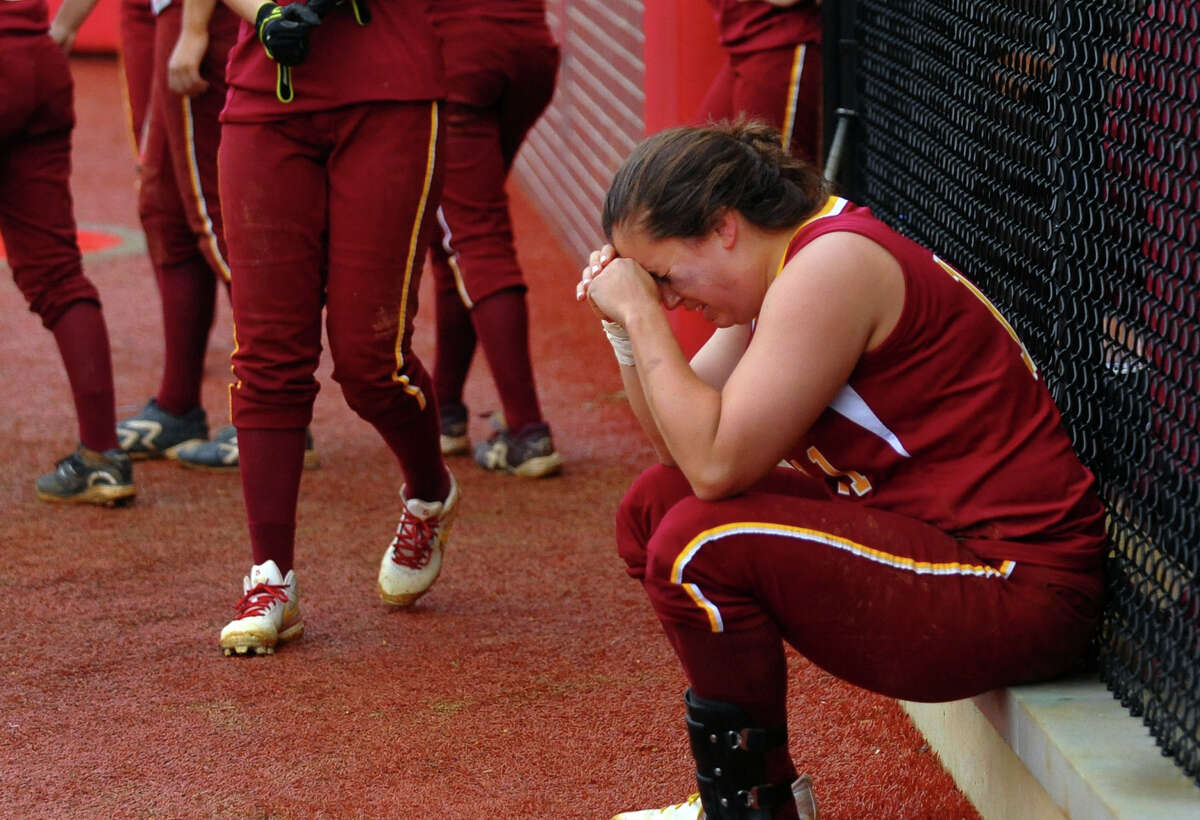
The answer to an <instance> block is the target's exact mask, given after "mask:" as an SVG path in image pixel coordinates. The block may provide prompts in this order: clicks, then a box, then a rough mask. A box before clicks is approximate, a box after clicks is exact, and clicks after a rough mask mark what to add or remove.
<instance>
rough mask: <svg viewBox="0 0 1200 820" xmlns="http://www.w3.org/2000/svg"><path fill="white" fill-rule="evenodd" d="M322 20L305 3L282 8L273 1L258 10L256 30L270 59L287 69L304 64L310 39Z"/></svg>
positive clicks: (255, 21)
mask: <svg viewBox="0 0 1200 820" xmlns="http://www.w3.org/2000/svg"><path fill="white" fill-rule="evenodd" d="M319 25H321V18H320V17H319V16H318V15H317V13H316V12H314V11H313V10H312V9H310V8H309V7H308V6H306V5H304V4H303V3H289V4H288V5H286V6H279V5H277V4H275V3H272V2H269V1H268V2H266V3H263V4H262V5H261V6H259V8H258V16H257V17H256V18H255V20H254V29H255V31H257V32H258V39H259V42H261V43H262V44H263V48H265V49H266V50H267V56H268V57H270V58H271V59H272V60H274V61H275V62H277V63H279V64H280V65H284V66H295V65H300V63H302V62H304V58H305V57H307V56H308V37H309V33H310V32H311V31H312V29H313V27H314V26H319Z"/></svg>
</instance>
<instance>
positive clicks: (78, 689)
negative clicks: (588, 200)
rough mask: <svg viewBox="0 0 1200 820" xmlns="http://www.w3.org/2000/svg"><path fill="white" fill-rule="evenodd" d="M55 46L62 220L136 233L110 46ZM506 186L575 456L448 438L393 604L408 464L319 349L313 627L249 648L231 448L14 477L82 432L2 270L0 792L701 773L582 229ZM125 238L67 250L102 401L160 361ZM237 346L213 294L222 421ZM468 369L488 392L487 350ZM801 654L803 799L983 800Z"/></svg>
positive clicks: (602, 788) (555, 402) (270, 792)
mask: <svg viewBox="0 0 1200 820" xmlns="http://www.w3.org/2000/svg"><path fill="white" fill-rule="evenodd" d="M74 68H75V73H76V78H77V82H78V87H77V95H78V101H77V108H78V114H79V127H78V129H77V131H76V138H75V146H76V148H75V162H76V173H75V179H74V184H75V196H76V209H77V215H78V218H79V221H80V223H81V226H83V227H85V228H87V229H89V230H93V231H97V232H100V233H105V232H111V233H115V234H116V235H119V236H126V237H127V236H131V235H134V236H136V233H135V231H136V227H137V218H136V213H135V207H134V203H135V198H134V185H133V163H132V158H131V156H130V151H129V140H128V139H127V137H126V136H125V134H124V132H123V130H122V125H121V124H122V122H123V118H122V115H121V102H120V95H119V90H118V85H117V73H116V67H115V63H114V62H112V61H110V60H105V59H87V60H77V61H76V62H75V63H74ZM516 193H517V194H518V195H517V197H516V203H515V207H516V219H517V235H518V245H519V253H520V256H521V259H522V262H523V264H524V266H525V269H526V270H527V272H528V274H529V279H530V281H531V285H532V292H531V305H532V326H533V347H534V355H535V361H536V364H537V375H538V379H539V383H540V386H541V390H542V395H543V401H544V405H545V412H546V416H547V418H548V419H549V421H550V422H551V424H552V426H553V429H554V432H555V438H556V441H557V444H558V447H559V449H560V451H561V452H562V453H563V455H564V457H565V458H566V461H567V466H566V470H565V474H564V475H563V476H562V477H561V478H556V479H551V480H546V481H541V482H527V481H524V480H520V479H513V478H507V477H498V476H492V475H485V474H483V473H482V472H481V471H480V470H479V469H477V468H476V467H475V466H474V465H473V464H471V463H470V461H469V460H456V461H455V462H454V469H455V471H456V475H457V476H458V479H459V481H460V483H461V485H462V488H463V504H462V508H461V509H462V511H461V513H460V517H459V519H458V523H457V524H456V527H455V532H454V537H453V540H452V542H451V544H450V548H449V551H448V553H447V558H446V565H445V570H444V572H443V575H442V578H441V580H440V581H439V582H438V583H437V585H436V586H435V587H434V588H433V589H432V591H431V592H430V593H429V595H428V596H427V597H426V598H424V599H423V600H422V601H421V602H420V604H419V605H418V606H417V607H416V608H415V609H413V610H412V611H409V612H399V613H397V612H390V611H389V610H388V609H387V608H385V607H384V606H383V605H381V604H380V602H379V600H378V598H377V596H376V593H375V581H374V579H375V572H376V568H377V566H378V561H379V557H380V555H381V554H382V553H383V550H384V548H385V547H386V546H387V543H388V540H389V538H390V536H391V534H392V528H393V527H394V525H395V521H396V516H397V510H398V503H399V502H398V498H397V495H396V492H397V488H398V486H399V481H400V480H399V473H398V470H397V469H396V467H395V464H394V463H393V462H392V460H391V456H390V455H389V454H388V453H387V452H386V451H385V450H384V447H383V446H382V444H381V442H380V441H379V439H378V437H377V436H376V434H375V433H374V431H372V430H371V429H370V428H368V427H367V425H366V424H364V423H362V422H361V421H359V420H358V419H357V418H356V417H354V416H353V414H352V413H351V412H350V411H349V410H348V409H347V408H346V407H345V405H344V404H343V402H342V400H341V397H340V394H339V391H338V389H337V387H336V385H335V384H333V383H332V381H331V380H330V379H329V367H328V362H326V363H325V365H324V366H323V367H322V369H321V372H320V377H321V380H322V384H323V385H324V386H325V387H326V390H325V391H324V392H323V393H322V394H321V396H320V397H319V398H318V400H317V406H316V418H315V421H314V424H313V429H314V432H315V435H316V440H317V447H318V449H319V451H320V455H321V457H322V459H323V462H324V466H323V467H322V468H321V469H320V470H316V471H311V472H308V473H306V474H305V476H304V481H303V485H302V490H301V493H302V497H301V503H300V513H299V533H298V547H297V559H298V560H297V574H298V576H299V578H300V579H301V584H302V600H303V604H304V609H305V613H306V620H307V632H306V633H305V636H304V638H303V639H302V640H301V641H299V642H298V643H296V644H294V645H292V646H289V647H287V648H285V649H284V650H283V651H281V652H280V653H279V654H278V655H275V656H273V657H269V658H252V659H247V658H225V657H223V656H222V655H221V653H220V651H219V650H218V648H217V633H218V631H219V630H220V627H221V626H222V625H223V624H224V623H225V621H226V620H227V619H228V618H229V617H230V616H231V614H232V605H233V603H234V601H235V600H236V598H237V596H238V594H239V592H240V589H241V587H240V583H241V577H242V575H243V574H244V573H245V571H246V570H247V569H248V566H249V550H248V547H247V542H246V535H245V524H244V519H243V513H242V509H241V494H240V485H239V483H238V479H237V477H236V476H221V475H208V474H198V473H195V472H192V471H187V470H183V469H181V468H179V467H178V466H176V465H174V464H170V463H152V464H144V465H138V467H137V470H136V479H137V482H138V487H139V495H138V499H137V502H136V503H135V504H134V505H133V506H132V507H130V508H127V509H120V510H98V509H92V508H79V509H74V508H69V507H57V506H51V505H48V504H45V503H42V502H39V501H37V500H35V498H34V495H33V480H34V478H35V477H36V476H37V475H38V474H39V473H42V472H45V471H47V470H49V469H50V468H51V467H53V464H54V461H55V459H56V458H58V457H60V456H62V455H65V454H66V453H67V452H69V451H70V450H71V449H72V448H73V447H74V436H75V427H74V418H73V413H72V410H71V406H70V402H69V395H70V394H69V392H68V389H67V385H66V379H65V376H64V374H63V372H62V367H61V364H60V362H59V360H58V358H57V355H56V352H55V348H54V343H53V340H52V338H51V336H50V335H49V334H48V333H46V332H45V331H44V330H43V329H42V328H41V326H40V324H39V323H38V321H37V319H36V318H35V317H34V316H33V315H32V314H30V313H28V312H27V311H26V309H25V306H24V302H23V301H22V299H21V297H20V295H19V294H18V292H17V290H16V288H15V287H12V286H11V285H10V286H8V287H5V288H0V317H3V319H2V321H3V327H4V329H5V332H4V333H3V334H0V360H2V361H3V362H4V363H5V364H4V389H3V390H2V391H0V418H3V419H4V421H5V424H4V426H3V429H2V430H0V444H2V445H3V452H4V461H5V463H6V464H7V467H6V469H5V470H4V471H3V472H2V473H0V500H2V502H3V510H4V513H3V523H2V524H0V556H2V557H3V564H2V565H0V624H3V636H4V640H3V641H0V670H2V674H3V677H4V683H3V690H2V691H3V712H2V720H0V813H2V814H4V815H6V816H13V817H16V816H72V817H80V816H81V817H111V816H119V817H247V816H257V817H311V816H323V817H343V816H355V817H390V818H401V819H402V820H403V819H404V818H439V820H441V819H443V818H444V819H446V820H454V819H455V818H464V819H466V820H475V818H517V819H525V818H530V819H532V818H537V819H538V820H541V819H543V818H555V819H557V818H589V819H591V818H600V819H601V820H606V818H608V817H610V816H611V815H612V814H613V813H614V812H615V811H618V810H623V809H630V808H644V807H650V806H654V805H660V804H664V803H670V802H675V801H677V800H680V799H682V798H683V797H684V796H686V795H687V794H688V793H689V792H690V791H692V790H693V788H694V787H693V782H692V779H691V774H690V765H691V764H690V759H689V755H688V753H687V748H686V740H685V737H684V734H683V732H682V704H681V696H682V693H683V689H684V686H685V684H684V680H683V678H682V675H681V673H680V671H679V669H678V667H677V664H676V663H675V661H674V659H673V656H672V654H671V652H670V650H669V648H668V647H667V644H666V642H665V640H664V639H663V637H662V635H661V633H660V631H659V628H658V625H657V622H656V621H655V620H654V618H653V616H652V614H651V612H650V610H649V607H648V605H647V604H646V602H645V601H644V600H643V597H642V594H641V592H640V588H639V587H638V586H637V585H636V584H635V583H634V582H632V581H630V580H629V579H628V578H627V577H626V576H625V575H624V573H623V572H622V565H621V563H620V561H619V559H618V558H617V557H616V555H615V552H614V548H613V544H612V516H613V512H614V510H615V507H616V504H617V501H618V500H619V498H620V496H621V494H622V492H623V489H624V487H625V486H626V485H627V484H628V482H629V481H630V480H631V479H632V478H633V477H634V476H635V475H636V473H637V471H638V470H639V469H640V467H641V466H642V465H645V464H646V463H648V459H649V457H650V451H649V449H648V447H646V445H645V444H644V443H643V441H642V439H641V437H640V435H639V434H638V433H637V431H636V430H635V428H634V424H633V421H632V418H631V416H630V414H629V412H628V409H627V408H626V406H625V405H624V403H623V400H622V399H621V397H620V394H619V392H618V391H619V379H618V377H617V374H616V368H615V365H614V364H613V362H612V354H611V351H610V350H609V348H608V344H607V342H606V341H605V340H604V338H603V335H602V334H601V333H600V332H599V329H598V328H597V327H595V326H594V323H593V321H592V320H591V318H590V315H589V314H588V313H587V312H586V311H585V309H584V308H581V307H579V306H578V305H576V304H575V302H574V298H573V293H574V285H575V281H576V273H577V269H578V268H579V267H580V260H576V259H571V258H568V257H566V255H565V254H564V253H563V252H562V250H561V248H560V247H559V246H558V244H557V243H556V241H555V239H554V237H553V235H552V234H551V233H550V232H549V230H548V229H547V228H546V226H545V224H544V223H543V222H542V221H541V220H540V218H539V216H538V215H537V214H536V212H535V211H533V210H532V208H531V207H530V206H529V204H528V202H527V201H526V200H525V199H524V198H523V197H521V196H520V195H519V192H516ZM124 248H125V252H121V251H120V250H117V251H114V250H113V249H112V248H109V249H108V250H105V251H103V252H100V253H92V254H89V255H88V257H87V258H86V259H85V263H86V265H87V270H88V273H89V274H90V275H91V276H92V277H93V279H94V280H95V281H96V283H97V285H98V287H99V288H100V291H101V293H102V295H103V297H104V307H105V312H106V316H107V319H108V323H109V329H110V334H111V336H112V344H113V358H114V366H115V368H116V374H117V399H118V404H119V405H120V408H119V413H120V414H126V413H128V412H130V411H133V410H135V409H136V408H137V407H138V406H139V405H140V404H141V403H143V402H144V401H145V400H146V397H147V396H150V395H151V394H152V393H153V392H154V390H155V388H156V386H157V379H158V375H159V371H160V368H161V342H160V339H161V331H160V328H159V322H160V313H159V307H158V302H157V295H156V291H155V287H154V284H153V278H152V276H151V273H150V270H149V266H148V263H147V261H146V259H145V258H144V255H143V254H142V253H141V252H140V250H139V249H138V247H137V245H136V242H133V243H128V244H126V245H125V246H124ZM425 298H426V301H427V300H428V291H426V292H425ZM422 318H423V321H422V322H421V323H420V327H419V333H418V344H419V347H418V349H419V350H420V351H421V352H422V353H423V354H424V355H427V354H428V352H429V348H430V324H429V319H428V315H427V314H426V315H424V316H423V317H422ZM230 348H231V324H230V319H229V311H228V309H227V302H225V301H224V300H222V302H221V309H220V315H219V318H218V321H217V326H216V328H215V330H214V333H213V337H212V343H211V345H210V355H209V367H208V373H207V378H206V383H205V402H206V404H207V407H208V411H209V414H210V420H211V422H212V423H213V424H216V425H219V424H223V423H225V421H226V418H225V410H224V385H225V383H226V380H227V376H228V355H229V352H230ZM468 400H469V403H470V405H471V409H472V411H473V412H476V413H482V412H486V411H488V410H491V409H495V408H497V407H498V403H497V402H496V400H495V395H494V392H493V390H492V388H491V386H490V380H489V379H488V378H487V373H486V370H485V367H484V365H483V364H482V363H481V364H479V365H478V369H477V371H476V372H475V373H474V374H473V376H472V380H471V383H470V385H469V390H468ZM472 425H473V431H472V432H473V433H474V434H475V435H476V436H482V435H485V434H486V425H485V423H484V421H483V420H481V419H479V418H475V419H473V421H472ZM792 663H793V679H792V680H793V686H792V694H791V707H792V716H791V725H790V730H791V733H792V737H793V740H792V748H793V751H794V754H795V755H796V758H797V762H798V765H799V766H800V767H801V768H802V770H805V771H808V772H811V773H812V775H813V777H814V780H815V782H816V788H817V791H818V796H819V798H820V800H821V803H822V817H823V818H826V820H849V819H858V818H897V819H899V820H911V819H912V818H938V819H939V820H941V819H942V818H945V819H946V820H949V818H968V819H970V820H973V818H976V817H978V815H977V814H976V813H975V811H974V810H973V809H972V808H971V806H970V805H969V804H968V803H967V801H966V800H965V799H964V798H963V796H962V795H961V794H960V793H959V792H958V791H957V790H956V789H955V788H954V785H953V783H952V781H951V780H950V778H949V777H948V776H947V775H946V773H945V772H944V771H943V770H942V769H941V767H940V766H939V764H938V761H937V760H936V759H935V758H934V757H933V755H932V754H931V753H930V752H929V751H928V749H927V747H926V746H925V744H924V741H923V739H922V738H921V736H920V735H919V734H918V733H917V732H916V731H915V730H914V729H913V727H912V725H911V724H910V723H909V721H908V720H907V718H906V717H905V716H904V714H903V713H902V712H901V711H900V709H899V708H898V707H897V705H896V704H895V703H894V702H892V701H890V700H888V699H886V698H882V697H877V696H874V695H870V694H866V693H863V692H861V691H859V690H856V689H854V688H852V687H849V686H846V685H844V684H842V683H839V682H838V681H836V680H834V679H833V678H831V677H830V676H828V675H826V674H825V673H823V672H821V671H820V670H818V669H816V668H814V667H812V666H811V665H810V664H808V663H807V662H806V661H804V660H803V659H801V658H799V657H798V656H795V655H794V654H793V655H792Z"/></svg>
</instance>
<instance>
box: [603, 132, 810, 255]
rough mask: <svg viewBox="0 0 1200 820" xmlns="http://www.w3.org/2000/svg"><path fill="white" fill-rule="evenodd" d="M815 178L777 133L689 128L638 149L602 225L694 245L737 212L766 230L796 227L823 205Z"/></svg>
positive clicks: (616, 184)
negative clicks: (724, 217)
mask: <svg viewBox="0 0 1200 820" xmlns="http://www.w3.org/2000/svg"><path fill="white" fill-rule="evenodd" d="M827 196H828V190H827V187H826V185H825V182H824V180H822V178H821V176H820V175H819V174H818V173H817V172H816V170H815V169H814V168H813V167H812V166H811V165H809V164H808V163H806V162H804V161H803V160H801V159H798V158H797V157H794V156H792V155H791V154H789V153H788V152H787V151H785V150H784V149H783V146H782V142H781V140H780V136H779V132H778V131H776V130H775V129H773V128H771V127H770V126H768V125H765V124H763V123H760V122H754V121H748V120H737V121H733V122H728V121H726V122H720V123H716V124H714V125H710V126H706V127H692V126H686V127H681V128H672V129H669V130H666V131H663V132H661V133H659V134H656V135H654V136H652V137H649V138H648V139H646V140H644V141H643V142H642V143H641V144H639V145H638V146H637V147H636V148H635V149H634V150H633V153H632V154H630V156H629V158H628V159H627V160H626V161H625V164H624V165H622V166H621V168H620V170H618V171H617V173H616V175H615V176H614V177H613V181H612V185H611V186H609V189H608V195H607V196H606V197H605V200H604V211H603V214H602V216H601V223H602V226H603V228H604V234H605V236H607V237H608V238H609V239H610V240H611V239H612V232H613V228H614V227H617V226H622V227H624V228H629V229H636V230H642V231H645V232H646V233H647V234H648V235H649V236H650V237H651V238H653V239H667V238H669V237H679V238H692V237H699V236H704V235H705V234H707V233H708V232H709V231H711V230H713V229H714V228H715V227H716V225H717V221H718V219H719V218H720V216H721V214H722V213H723V212H724V211H726V210H728V209H734V210H737V211H739V212H741V214H742V215H743V216H744V217H745V218H746V219H747V220H748V221H749V222H751V223H752V224H754V225H757V226H759V227H761V228H765V229H768V230H772V229H782V228H787V227H790V226H792V225H796V224H798V223H799V222H801V221H802V220H804V218H805V217H807V216H809V215H810V214H812V213H814V212H815V211H816V210H817V209H818V208H820V207H821V205H822V204H823V203H824V201H825V198H826V197H827Z"/></svg>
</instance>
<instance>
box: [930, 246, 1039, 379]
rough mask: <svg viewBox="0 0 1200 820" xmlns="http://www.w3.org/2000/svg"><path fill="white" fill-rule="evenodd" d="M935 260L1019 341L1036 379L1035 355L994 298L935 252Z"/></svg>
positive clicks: (1025, 359) (1026, 362) (1031, 372)
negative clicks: (990, 297)
mask: <svg viewBox="0 0 1200 820" xmlns="http://www.w3.org/2000/svg"><path fill="white" fill-rule="evenodd" d="M933 261H934V262H937V263H938V265H940V266H941V268H942V270H944V271H946V273H948V274H950V278H952V279H953V280H954V281H955V282H958V283H959V284H960V285H962V286H963V287H965V288H966V289H967V290H969V291H970V292H971V294H972V295H973V296H974V297H975V298H976V299H978V300H979V301H980V302H982V303H983V305H984V307H986V308H987V309H988V311H989V312H990V313H991V314H992V316H993V317H995V319H996V321H997V322H999V323H1000V326H1001V327H1003V328H1004V330H1005V331H1006V332H1007V333H1008V335H1009V336H1010V337H1012V340H1013V341H1014V342H1016V343H1017V347H1018V348H1020V350H1021V361H1023V362H1024V363H1025V367H1026V368H1027V369H1028V370H1029V372H1030V374H1032V375H1033V377H1034V378H1035V379H1036V378H1037V375H1038V370H1037V365H1036V364H1034V363H1033V357H1032V356H1030V355H1029V351H1028V350H1026V349H1025V343H1024V342H1022V341H1021V338H1020V337H1019V336H1018V335H1017V331H1015V330H1013V326H1012V325H1010V324H1009V323H1008V320H1007V319H1005V318H1004V315H1003V314H1001V313H1000V310H999V309H998V308H997V307H996V306H995V305H994V304H992V300H991V299H988V298H987V297H986V296H984V295H983V291H981V290H980V289H979V288H977V287H975V285H974V284H973V283H972V282H971V281H970V280H969V279H967V277H965V276H963V275H962V274H961V273H959V272H958V271H957V270H955V268H954V266H953V265H951V264H949V263H948V262H946V261H945V260H943V259H940V258H939V257H938V256H937V254H934V256H933Z"/></svg>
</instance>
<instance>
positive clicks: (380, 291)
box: [326, 102, 458, 606]
mask: <svg viewBox="0 0 1200 820" xmlns="http://www.w3.org/2000/svg"><path fill="white" fill-rule="evenodd" d="M441 148H442V137H441V111H440V107H439V105H438V104H436V103H432V102H430V103H389V104H377V105H362V106H356V107H353V108H349V109H343V110H342V111H341V112H340V114H339V119H338V142H337V150H336V151H334V152H333V155H332V157H333V158H332V159H331V160H330V167H329V178H330V204H329V274H328V286H327V289H326V292H327V302H326V306H327V328H328V332H329V348H330V353H331V354H332V356H333V367H334V369H333V378H334V379H335V380H336V381H337V382H338V383H339V384H340V385H341V387H342V393H343V395H344V396H345V398H346V402H347V404H349V405H350V407H351V408H352V409H353V410H354V411H355V412H356V413H357V414H358V415H359V416H360V417H362V418H363V419H364V420H366V421H367V422H369V423H370V424H371V425H372V426H374V427H375V429H376V430H378V431H379V434H380V435H381V436H382V437H383V439H384V441H385V442H386V443H387V445H388V447H389V448H390V449H391V451H392V453H393V454H394V455H395V456H396V460H397V461H398V462H399V464H400V468H401V471H402V472H403V474H404V486H403V487H402V488H401V491H400V492H401V499H402V508H401V513H400V514H401V520H400V524H399V526H398V528H397V532H396V537H395V538H394V539H393V541H392V544H391V545H390V546H389V547H388V549H387V551H386V552H385V554H384V556H383V560H382V561H381V563H380V572H379V592H380V596H381V597H382V598H383V600H384V601H385V602H387V603H389V604H393V605H397V606H407V605H409V604H411V603H413V602H414V601H415V600H416V599H417V598H419V597H420V596H421V595H422V594H424V593H425V591H426V590H427V589H428V588H429V586H430V585H431V584H432V583H433V582H434V580H435V579H436V578H437V575H438V573H439V571H440V569H441V560H442V550H443V547H444V544H445V542H446V539H447V538H448V537H449V533H450V525H451V522H452V519H453V515H454V512H455V509H456V506H457V503H458V489H457V485H456V484H455V483H454V480H453V478H452V477H451V475H450V472H449V470H448V469H447V468H446V463H445V460H444V459H443V457H442V451H441V447H440V444H439V440H438V417H437V403H436V400H435V397H434V391H433V381H432V379H430V377H429V375H428V373H427V372H426V370H425V367H424V365H423V364H422V363H421V360H420V359H419V358H418V357H417V355H416V353H415V351H414V350H413V349H412V333H413V319H414V317H415V316H416V313H417V291H418V286H419V284H420V277H421V268H422V263H423V261H424V259H425V253H426V250H427V249H428V246H429V240H430V237H431V236H432V233H433V225H434V210H435V208H436V203H437V198H438V196H439V194H440V191H441V184H442V179H441V175H442V170H441V162H442V160H441V154H440V152H441ZM381 178H382V179H386V180H388V184H387V185H380V184H379V180H380V179H381Z"/></svg>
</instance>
